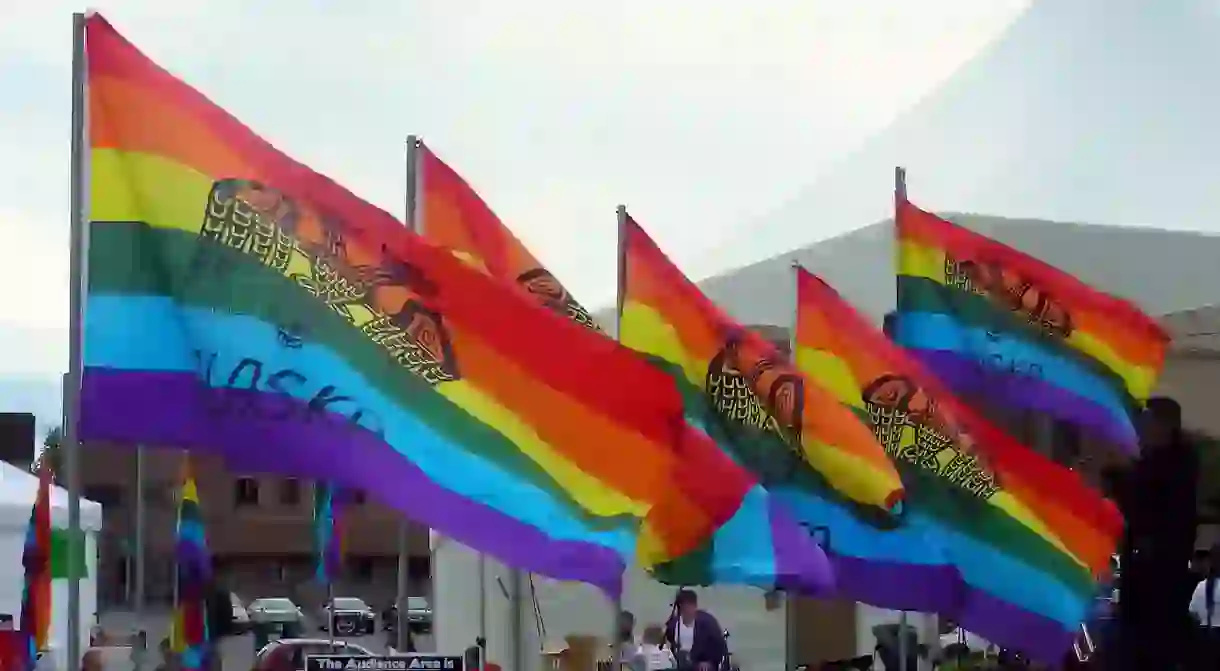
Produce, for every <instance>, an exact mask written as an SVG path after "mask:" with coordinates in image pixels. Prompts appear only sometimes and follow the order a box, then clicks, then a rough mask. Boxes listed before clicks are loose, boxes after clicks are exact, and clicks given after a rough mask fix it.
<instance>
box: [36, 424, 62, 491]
mask: <svg viewBox="0 0 1220 671" xmlns="http://www.w3.org/2000/svg"><path fill="white" fill-rule="evenodd" d="M63 440H64V432H63V428H62V427H58V426H56V427H52V428H51V429H50V430H48V431H47V435H46V436H44V437H43V439H42V452H40V453H39V454H38V458H37V459H35V460H34V464H33V466H32V467H31V470H33V471H34V472H38V468H39V467H40V466H41V465H42V462H43V461H46V462H47V465H48V466H50V467H51V475H52V477H55V478H56V479H58V477H59V474H60V473H61V471H60V468H61V467H62V466H63V452H62V451H61V448H62V445H63Z"/></svg>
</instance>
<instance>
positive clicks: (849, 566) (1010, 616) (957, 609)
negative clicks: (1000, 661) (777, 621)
mask: <svg viewBox="0 0 1220 671" xmlns="http://www.w3.org/2000/svg"><path fill="white" fill-rule="evenodd" d="M830 563H831V565H832V566H833V567H834V570H835V582H836V586H837V588H838V591H839V593H841V594H843V595H845V596H850V598H851V599H854V600H857V601H861V602H863V603H868V604H872V605H874V606H878V607H881V608H889V609H893V610H909V611H918V612H924V613H937V612H938V613H944V614H945V615H947V616H949V617H952V618H953V619H954V620H955V621H956V622H958V624H960V625H961V626H962V627H963V628H965V629H967V630H970V631H978V632H987V636H988V640H990V641H991V642H992V643H995V644H996V645H999V646H1002V647H1008V648H1013V649H1017V650H1021V651H1022V652H1024V653H1025V654H1026V655H1029V656H1030V657H1031V658H1033V659H1035V660H1037V661H1042V662H1047V663H1058V662H1059V661H1061V659H1062V657H1063V655H1064V654H1065V653H1066V652H1067V651H1068V649H1069V648H1070V647H1071V645H1072V639H1073V636H1074V632H1069V631H1065V630H1064V628H1063V625H1062V624H1060V623H1059V622H1056V621H1055V620H1052V619H1050V618H1046V617H1042V616H1041V615H1038V614H1036V613H1032V612H1030V611H1027V610H1025V609H1023V608H1020V607H1018V606H1015V605H1013V604H1011V603H1009V602H1007V601H1003V600H1000V599H997V598H996V597H994V596H992V595H990V594H988V593H987V592H984V591H982V590H978V589H974V588H972V587H970V586H969V585H967V584H965V583H964V582H962V581H961V578H960V576H959V574H958V572H957V569H955V568H953V567H952V566H947V565H943V564H942V565H935V564H932V565H929V564H899V563H896V562H884V561H875V560H868V559H860V558H857V557H846V556H843V555H837V554H833V553H831V554H830Z"/></svg>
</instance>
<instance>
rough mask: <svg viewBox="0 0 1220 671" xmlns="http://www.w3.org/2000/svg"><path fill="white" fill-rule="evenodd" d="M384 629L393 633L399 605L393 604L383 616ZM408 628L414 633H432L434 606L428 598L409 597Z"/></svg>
mask: <svg viewBox="0 0 1220 671" xmlns="http://www.w3.org/2000/svg"><path fill="white" fill-rule="evenodd" d="M382 618H383V620H384V621H383V622H382V628H383V629H385V630H386V631H393V630H394V625H395V623H396V622H397V621H398V604H392V605H391V606H390V607H389V608H387V609H386V611H385V613H384V614H383V615H382ZM407 627H408V628H409V629H410V630H412V631H419V632H423V633H428V632H430V631H432V605H431V604H429V603H428V599H427V597H422V596H409V597H407Z"/></svg>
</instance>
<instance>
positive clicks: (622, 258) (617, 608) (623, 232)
mask: <svg viewBox="0 0 1220 671" xmlns="http://www.w3.org/2000/svg"><path fill="white" fill-rule="evenodd" d="M614 213H615V219H616V220H617V231H618V232H617V235H618V258H617V269H618V270H617V272H618V280H617V283H616V285H615V297H614V339H615V340H616V341H618V342H620V343H621V342H622V341H623V306H624V304H625V303H626V301H627V206H626V205H619V206H618V207H617V208H616V209H615V211H614ZM626 588H627V586H626V581H625V580H624V581H623V582H622V583H620V588H619V593H618V594H617V595H615V597H614V620H613V621H612V622H611V623H610V647H611V650H612V651H614V653H616V654H617V649H618V643H619V641H618V637H619V620H621V619H622V617H623V592H622V590H625V589H626Z"/></svg>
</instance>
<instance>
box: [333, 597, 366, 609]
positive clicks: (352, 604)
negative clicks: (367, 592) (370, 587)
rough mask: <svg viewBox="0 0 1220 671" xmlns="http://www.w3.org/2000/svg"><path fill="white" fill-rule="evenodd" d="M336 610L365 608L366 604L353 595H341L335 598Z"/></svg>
mask: <svg viewBox="0 0 1220 671" xmlns="http://www.w3.org/2000/svg"><path fill="white" fill-rule="evenodd" d="M335 609H336V610H367V609H368V606H367V605H365V603H364V602H363V601H361V600H360V599H357V598H355V597H350V596H341V597H336V598H335Z"/></svg>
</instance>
